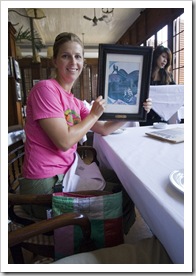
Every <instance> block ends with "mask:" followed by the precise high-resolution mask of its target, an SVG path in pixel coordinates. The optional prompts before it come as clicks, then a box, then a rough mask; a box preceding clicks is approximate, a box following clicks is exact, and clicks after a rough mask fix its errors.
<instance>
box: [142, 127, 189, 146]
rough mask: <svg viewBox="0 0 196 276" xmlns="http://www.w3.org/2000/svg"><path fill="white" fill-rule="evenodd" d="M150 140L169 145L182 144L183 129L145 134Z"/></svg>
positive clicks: (177, 128)
mask: <svg viewBox="0 0 196 276" xmlns="http://www.w3.org/2000/svg"><path fill="white" fill-rule="evenodd" d="M146 134H147V135H148V136H150V137H152V138H156V139H161V140H164V141H168V142H171V143H181V142H184V127H175V128H168V129H164V130H158V131H152V132H146Z"/></svg>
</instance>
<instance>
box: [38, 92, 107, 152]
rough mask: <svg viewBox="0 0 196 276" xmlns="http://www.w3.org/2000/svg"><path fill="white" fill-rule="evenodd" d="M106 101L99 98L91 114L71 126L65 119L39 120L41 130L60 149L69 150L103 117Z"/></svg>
mask: <svg viewBox="0 0 196 276" xmlns="http://www.w3.org/2000/svg"><path fill="white" fill-rule="evenodd" d="M104 107H105V100H103V99H102V96H99V97H98V98H97V99H96V100H95V102H94V103H93V106H92V109H91V111H90V114H89V115H88V116H87V117H86V118H85V119H84V120H82V121H81V122H80V123H78V124H76V125H73V126H69V125H68V124H67V122H66V120H65V119H64V118H47V119H41V120H39V124H40V126H41V128H42V129H43V130H44V131H45V133H46V134H47V135H48V137H49V138H50V139H51V140H52V142H53V143H54V144H55V145H56V147H57V148H58V149H61V150H63V151H66V150H68V149H69V148H70V147H72V146H73V145H74V144H76V143H78V141H80V139H82V137H83V136H84V135H85V134H86V133H87V132H88V130H89V129H91V128H92V126H93V125H94V124H95V123H96V121H97V120H98V118H99V117H100V116H101V115H102V113H103V111H104Z"/></svg>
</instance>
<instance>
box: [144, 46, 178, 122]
mask: <svg viewBox="0 0 196 276" xmlns="http://www.w3.org/2000/svg"><path fill="white" fill-rule="evenodd" d="M171 62H172V53H171V50H170V49H169V48H167V47H164V46H162V45H159V46H157V48H156V49H155V50H154V52H153V61H152V73H151V81H150V85H170V84H175V82H174V80H173V76H172V72H171ZM155 122H165V121H164V120H163V119H162V118H161V117H160V116H159V115H158V114H157V113H156V112H155V111H154V110H153V109H151V110H150V112H149V113H148V114H147V121H146V122H140V126H149V125H153V123H155ZM165 123H166V122H165Z"/></svg>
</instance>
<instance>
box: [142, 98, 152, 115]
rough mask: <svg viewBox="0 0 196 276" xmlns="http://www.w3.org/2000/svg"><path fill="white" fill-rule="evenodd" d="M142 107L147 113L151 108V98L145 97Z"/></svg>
mask: <svg viewBox="0 0 196 276" xmlns="http://www.w3.org/2000/svg"><path fill="white" fill-rule="evenodd" d="M143 107H144V109H145V110H146V112H147V113H149V112H150V110H151V108H152V100H151V99H150V98H148V99H146V101H145V102H144V103H143Z"/></svg>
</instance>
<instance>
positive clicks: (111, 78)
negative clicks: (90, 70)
mask: <svg viewBox="0 0 196 276" xmlns="http://www.w3.org/2000/svg"><path fill="white" fill-rule="evenodd" d="M152 53H153V48H152V47H148V46H129V45H117V44H114V45H113V44H99V71H98V94H99V95H102V96H103V98H104V99H105V101H106V104H107V105H106V108H105V110H104V113H103V114H102V116H101V117H100V118H99V119H100V120H126V121H146V114H147V113H146V111H145V110H144V108H143V102H145V100H146V99H147V98H148V96H149V87H150V75H151V67H152Z"/></svg>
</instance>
